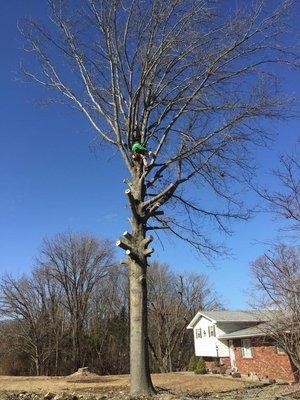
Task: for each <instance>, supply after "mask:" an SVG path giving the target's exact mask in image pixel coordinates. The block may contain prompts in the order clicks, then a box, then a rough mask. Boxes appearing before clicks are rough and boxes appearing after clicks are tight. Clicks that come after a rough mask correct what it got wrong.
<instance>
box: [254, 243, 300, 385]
mask: <svg viewBox="0 0 300 400" xmlns="http://www.w3.org/2000/svg"><path fill="white" fill-rule="evenodd" d="M252 273H253V275H254V278H255V283H256V285H255V286H256V289H257V293H258V298H257V306H258V310H259V313H260V314H261V316H262V320H266V321H268V322H266V323H265V324H263V325H261V329H262V331H263V333H264V334H266V335H267V337H271V338H272V339H273V340H274V341H275V343H276V344H277V345H278V346H279V347H281V348H282V349H284V350H285V351H286V353H287V354H288V355H289V356H290V359H291V361H292V363H293V365H294V367H295V376H296V377H297V378H298V379H299V377H300V249H299V247H291V246H285V245H278V246H277V247H276V248H275V251H274V252H273V254H265V255H263V256H261V257H259V258H258V259H257V260H256V261H255V262H253V263H252Z"/></svg>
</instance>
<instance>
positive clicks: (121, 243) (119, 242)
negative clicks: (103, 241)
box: [116, 238, 131, 250]
mask: <svg viewBox="0 0 300 400" xmlns="http://www.w3.org/2000/svg"><path fill="white" fill-rule="evenodd" d="M116 246H118V247H121V249H123V250H131V245H130V243H129V242H127V240H124V239H123V238H121V239H119V240H117V241H116Z"/></svg>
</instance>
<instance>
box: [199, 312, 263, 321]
mask: <svg viewBox="0 0 300 400" xmlns="http://www.w3.org/2000/svg"><path fill="white" fill-rule="evenodd" d="M200 313H201V314H202V315H203V316H205V317H208V318H210V319H212V320H214V321H216V322H260V321H261V318H260V317H259V315H258V314H256V313H254V312H252V311H226V310H220V311H200Z"/></svg>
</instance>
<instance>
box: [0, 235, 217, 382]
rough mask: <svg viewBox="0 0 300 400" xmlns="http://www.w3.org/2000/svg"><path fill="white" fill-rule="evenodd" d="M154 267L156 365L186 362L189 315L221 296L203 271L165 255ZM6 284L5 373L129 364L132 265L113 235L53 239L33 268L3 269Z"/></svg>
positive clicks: (115, 369)
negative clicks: (181, 269)
mask: <svg viewBox="0 0 300 400" xmlns="http://www.w3.org/2000/svg"><path fill="white" fill-rule="evenodd" d="M148 274H149V275H148V279H149V284H148V292H149V302H148V308H149V328H150V331H149V339H148V341H149V347H150V357H151V366H152V370H153V371H160V372H166V371H177V370H182V369H185V368H186V367H187V365H188V362H189V358H190V356H191V355H192V353H193V338H192V336H191V335H190V333H189V332H188V331H187V330H186V326H187V324H188V322H189V321H190V320H191V319H192V317H193V316H194V315H195V313H196V312H197V311H198V310H199V309H203V308H207V309H211V308H218V307H220V303H219V301H218V299H217V296H216V293H215V291H214V290H213V288H212V287H211V286H210V284H209V282H208V278H207V276H205V275H203V274H187V273H184V274H177V273H175V272H173V271H172V270H171V269H170V267H169V266H168V265H166V264H161V263H158V262H154V263H152V265H151V268H149V272H148ZM0 287H1V315H2V323H1V324H0V338H1V341H0V342H1V343H0V352H1V360H2V362H1V368H2V373H5V374H14V375H19V374H22V375H26V374H34V375H66V374H70V373H72V372H74V370H76V369H77V368H79V367H82V366H88V367H89V368H90V369H91V370H93V371H95V372H98V373H100V374H113V373H116V374H118V373H128V372H129V277H128V269H127V268H126V267H124V266H122V265H120V264H118V263H117V262H116V259H115V254H114V248H113V245H112V243H111V242H109V241H101V240H99V239H97V238H95V237H92V236H90V235H86V234H74V233H63V234H59V235H57V236H56V237H54V238H53V239H51V240H50V239H45V240H44V242H43V245H42V247H41V251H40V254H39V256H38V258H37V259H36V262H35V266H34V268H33V270H32V271H31V272H30V273H29V274H27V275H23V276H21V277H18V278H15V277H12V276H9V275H7V276H5V277H2V279H1V285H0Z"/></svg>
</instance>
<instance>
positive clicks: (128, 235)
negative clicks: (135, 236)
mask: <svg viewBox="0 0 300 400" xmlns="http://www.w3.org/2000/svg"><path fill="white" fill-rule="evenodd" d="M123 236H124V238H125V239H127V240H129V241H130V242H131V241H132V235H131V233H129V232H127V231H125V232H124V233H123Z"/></svg>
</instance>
